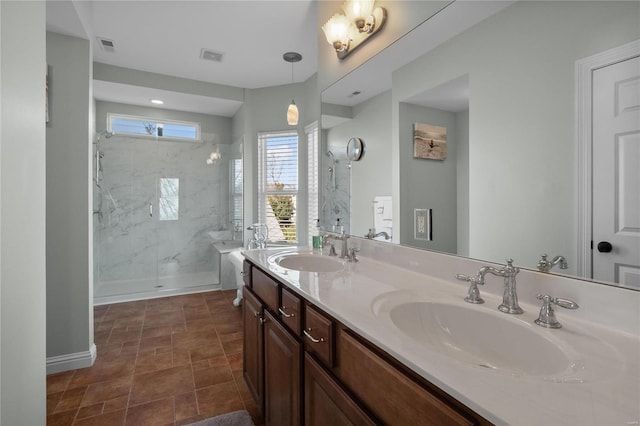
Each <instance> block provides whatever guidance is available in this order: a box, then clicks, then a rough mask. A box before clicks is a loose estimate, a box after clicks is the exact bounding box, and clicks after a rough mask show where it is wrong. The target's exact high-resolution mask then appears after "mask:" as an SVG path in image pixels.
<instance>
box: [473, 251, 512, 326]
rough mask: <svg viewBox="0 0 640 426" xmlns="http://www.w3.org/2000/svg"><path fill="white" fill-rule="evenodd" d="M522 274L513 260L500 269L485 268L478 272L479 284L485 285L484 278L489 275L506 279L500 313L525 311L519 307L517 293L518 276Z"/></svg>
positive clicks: (499, 307) (499, 308)
mask: <svg viewBox="0 0 640 426" xmlns="http://www.w3.org/2000/svg"><path fill="white" fill-rule="evenodd" d="M518 272H520V268H516V267H515V266H513V259H508V260H507V264H506V265H505V266H504V267H502V268H500V269H497V268H494V267H493V266H483V267H482V268H480V270H479V271H478V275H477V283H478V284H484V277H485V275H486V274H487V273H490V274H493V275H497V276H499V277H504V293H503V295H502V303H501V304H500V306H498V310H500V312H504V313H507V314H521V313H523V312H524V311H523V310H522V308H521V307H520V306H518V295H517V293H516V275H518Z"/></svg>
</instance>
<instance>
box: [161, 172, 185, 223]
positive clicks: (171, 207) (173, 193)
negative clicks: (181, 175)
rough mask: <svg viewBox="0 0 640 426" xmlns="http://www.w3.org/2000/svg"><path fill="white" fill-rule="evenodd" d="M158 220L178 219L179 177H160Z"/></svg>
mask: <svg viewBox="0 0 640 426" xmlns="http://www.w3.org/2000/svg"><path fill="white" fill-rule="evenodd" d="M158 204H159V205H160V220H178V216H179V210H180V179H178V178H160V198H159V200H158Z"/></svg>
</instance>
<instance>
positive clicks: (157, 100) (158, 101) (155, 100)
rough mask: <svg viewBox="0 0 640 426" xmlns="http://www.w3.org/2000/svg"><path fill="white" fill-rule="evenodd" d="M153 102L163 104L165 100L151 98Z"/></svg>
mask: <svg viewBox="0 0 640 426" xmlns="http://www.w3.org/2000/svg"><path fill="white" fill-rule="evenodd" d="M151 103H152V104H156V105H162V104H163V103H164V101H161V100H160V99H151Z"/></svg>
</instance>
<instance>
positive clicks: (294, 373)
mask: <svg viewBox="0 0 640 426" xmlns="http://www.w3.org/2000/svg"><path fill="white" fill-rule="evenodd" d="M265 320H266V322H265V325H264V334H265V337H264V360H265V361H264V367H265V369H264V377H265V378H264V385H265V415H264V416H265V423H266V424H267V425H278V426H295V425H299V424H301V414H300V413H301V411H302V398H301V397H302V374H301V373H302V365H301V363H302V345H301V344H300V342H299V341H298V340H297V339H296V338H295V336H293V335H292V334H291V333H289V332H288V331H287V330H286V329H285V328H284V326H282V325H281V324H280V323H279V322H278V321H276V319H275V317H274V316H272V315H271V314H270V313H269V312H268V311H267V312H265Z"/></svg>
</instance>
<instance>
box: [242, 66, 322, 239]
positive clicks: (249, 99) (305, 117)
mask: <svg viewBox="0 0 640 426" xmlns="http://www.w3.org/2000/svg"><path fill="white" fill-rule="evenodd" d="M316 86H317V82H316V77H315V76H312V77H310V78H309V79H308V80H307V81H305V82H304V83H295V84H291V85H284V86H275V87H266V88H262V89H247V90H246V92H245V93H246V94H245V103H244V105H243V107H242V108H241V110H240V111H239V113H238V114H236V118H234V120H238V121H241V122H242V126H243V129H244V130H243V133H244V154H243V155H244V156H243V158H244V188H245V191H244V217H245V228H246V226H248V225H249V224H251V223H254V222H256V221H257V218H258V208H257V199H258V176H257V173H256V172H257V169H258V133H259V132H268V131H281V130H291V129H295V130H297V132H298V143H299V146H298V164H299V173H300V174H299V188H300V192H299V197H298V199H297V201H298V208H297V218H298V228H297V229H298V235H299V243H300V244H302V245H304V244H307V230H308V226H307V210H308V208H307V181H308V179H307V153H308V150H307V140H306V136H305V133H304V128H305V126H307V125H309V124H311V123H313V122H314V121H319V120H320V113H319V105H320V96H319V94H318V92H317V88H316ZM314 94H315V96H313V95H314ZM310 96H311V98H310ZM291 99H294V100H295V101H296V104H297V105H298V110H299V112H300V119H299V121H298V126H296V127H292V126H289V125H288V124H287V117H286V111H287V107H288V106H289V103H291ZM312 105H313V106H312ZM238 126H239V125H236V124H234V128H236V127H238ZM234 133H235V131H234ZM247 238H248V234H246V235H245V242H246V239H247Z"/></svg>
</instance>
